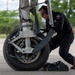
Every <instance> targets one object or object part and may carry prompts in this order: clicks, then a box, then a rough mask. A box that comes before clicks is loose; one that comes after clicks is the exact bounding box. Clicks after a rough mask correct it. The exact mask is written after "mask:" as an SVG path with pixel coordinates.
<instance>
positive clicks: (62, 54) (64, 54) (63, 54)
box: [59, 52, 67, 58]
mask: <svg viewBox="0 0 75 75" xmlns="http://www.w3.org/2000/svg"><path fill="white" fill-rule="evenodd" d="M59 55H60V56H61V57H62V58H65V57H66V56H67V54H66V53H64V52H59Z"/></svg>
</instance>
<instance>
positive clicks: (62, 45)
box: [49, 33, 74, 65]
mask: <svg viewBox="0 0 75 75" xmlns="http://www.w3.org/2000/svg"><path fill="white" fill-rule="evenodd" d="M73 40H74V35H73V33H69V34H66V35H65V36H64V37H62V38H59V37H58V36H55V37H53V38H52V39H51V40H50V42H49V44H50V52H51V51H52V50H54V49H55V48H57V47H59V55H60V56H61V57H62V58H63V59H64V60H65V61H67V62H68V63H70V64H72V65H73V63H74V56H72V55H71V54H70V53H69V48H70V45H71V43H72V42H73Z"/></svg>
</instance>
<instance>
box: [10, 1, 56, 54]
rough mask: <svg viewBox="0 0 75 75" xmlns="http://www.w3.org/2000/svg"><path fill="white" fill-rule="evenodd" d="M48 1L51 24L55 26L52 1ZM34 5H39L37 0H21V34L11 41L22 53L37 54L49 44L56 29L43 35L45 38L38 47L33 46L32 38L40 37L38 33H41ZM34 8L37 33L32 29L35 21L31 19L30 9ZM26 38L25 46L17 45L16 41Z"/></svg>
mask: <svg viewBox="0 0 75 75" xmlns="http://www.w3.org/2000/svg"><path fill="white" fill-rule="evenodd" d="M47 1H48V7H49V10H48V13H49V21H50V22H51V25H52V26H53V18H52V10H51V5H50V4H51V2H50V0H47ZM34 5H37V0H30V2H29V0H19V17H20V28H19V29H20V30H19V35H18V36H17V37H15V38H14V39H13V40H12V41H10V44H12V45H13V46H14V47H15V48H16V49H17V50H18V51H19V52H21V53H23V54H24V53H32V54H35V53H37V52H39V51H40V50H41V49H42V48H43V47H44V46H46V45H47V44H48V42H49V41H50V39H51V38H52V36H53V34H54V33H55V31H54V30H50V31H49V32H48V34H47V35H46V36H45V37H41V36H40V37H41V38H42V39H43V40H42V41H41V42H40V43H39V44H38V46H37V47H36V48H32V47H31V40H30V38H32V37H38V36H37V34H38V33H40V30H39V22H38V18H37V14H36V8H35V6H34ZM31 9H33V12H34V16H35V33H34V31H33V30H32V29H31V27H32V26H33V22H32V21H31V19H30V10H31ZM21 38H23V39H25V46H26V47H25V48H20V47H19V46H17V45H16V44H15V43H14V42H15V41H17V40H18V39H21Z"/></svg>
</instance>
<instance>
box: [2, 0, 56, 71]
mask: <svg viewBox="0 0 75 75" xmlns="http://www.w3.org/2000/svg"><path fill="white" fill-rule="evenodd" d="M47 3H48V6H49V11H48V12H49V14H50V21H51V22H52V25H53V19H52V11H51V5H50V0H47ZM35 5H38V3H37V0H30V1H29V0H19V17H20V25H19V27H18V28H17V29H15V30H13V31H12V32H11V33H10V34H9V35H8V37H7V38H6V40H5V42H4V46H3V55H4V58H5V60H6V62H7V64H8V65H9V66H10V67H11V68H12V69H14V70H17V71H35V70H39V69H40V68H41V67H42V66H43V65H44V64H45V63H46V61H47V60H48V57H49V50H50V49H49V43H48V42H49V41H50V39H51V37H52V36H53V34H54V33H55V31H54V30H50V31H49V32H48V34H47V35H46V36H45V35H44V34H43V33H41V32H40V29H39V22H38V18H37V12H36V7H35ZM30 13H32V14H33V15H34V18H35V23H34V24H33V21H32V20H31V19H30Z"/></svg>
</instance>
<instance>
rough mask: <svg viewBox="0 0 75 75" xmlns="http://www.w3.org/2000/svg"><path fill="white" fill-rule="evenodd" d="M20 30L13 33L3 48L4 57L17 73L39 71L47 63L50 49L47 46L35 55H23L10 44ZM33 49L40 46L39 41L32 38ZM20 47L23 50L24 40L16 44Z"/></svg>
mask: <svg viewBox="0 0 75 75" xmlns="http://www.w3.org/2000/svg"><path fill="white" fill-rule="evenodd" d="M17 32H18V29H16V30H15V31H12V32H11V33H10V34H9V36H8V37H7V38H6V40H5V42H4V46H3V55H4V58H5V60H6V62H7V64H8V65H9V66H10V67H11V68H12V69H14V70H17V71H35V70H39V69H40V68H41V67H42V66H43V65H44V64H45V63H46V61H47V59H48V56H49V50H48V47H47V46H45V47H44V48H43V49H42V50H40V51H39V52H38V53H36V54H35V55H32V54H22V53H21V52H18V50H17V49H16V48H15V47H14V46H13V45H12V44H11V43H10V41H11V40H12V39H13V37H14V36H15V35H16V34H17ZM30 40H31V47H34V48H35V47H36V46H37V45H38V44H39V41H40V40H39V39H35V38H31V39H30ZM15 43H16V44H17V45H18V46H19V47H21V48H23V47H24V46H25V45H24V39H19V40H17V41H16V42H15Z"/></svg>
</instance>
